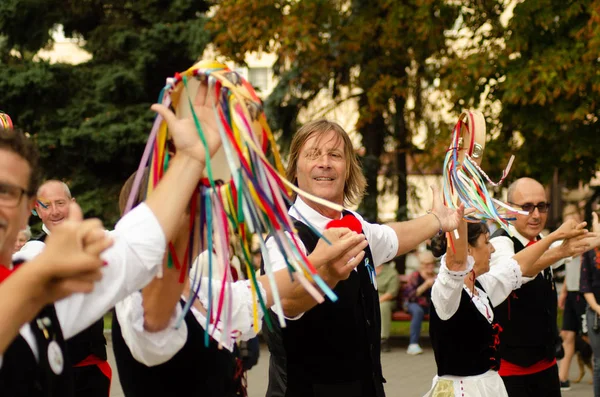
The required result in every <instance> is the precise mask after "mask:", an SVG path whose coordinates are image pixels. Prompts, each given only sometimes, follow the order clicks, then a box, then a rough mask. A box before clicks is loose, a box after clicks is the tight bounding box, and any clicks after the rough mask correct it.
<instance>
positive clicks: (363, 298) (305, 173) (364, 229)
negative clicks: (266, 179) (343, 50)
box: [264, 120, 463, 397]
mask: <svg viewBox="0 0 600 397" xmlns="http://www.w3.org/2000/svg"><path fill="white" fill-rule="evenodd" d="M287 177H288V180H290V181H291V182H293V183H295V184H296V185H297V186H298V187H299V188H300V189H302V190H304V191H305V192H308V193H310V194H312V195H313V196H316V197H317V198H319V199H326V200H329V201H331V202H333V203H335V204H338V205H346V206H349V205H353V204H358V203H359V202H360V200H361V199H362V197H363V194H364V191H365V184H366V180H365V177H364V175H363V174H362V170H361V167H360V163H359V161H358V158H357V156H356V153H355V152H354V148H353V146H352V141H351V139H350V138H349V136H348V134H347V133H346V131H344V129H343V128H342V127H341V126H340V125H339V124H337V123H335V122H331V121H328V120H316V121H312V122H309V123H307V124H305V125H304V126H302V128H300V130H298V131H297V132H296V134H295V135H294V137H293V139H292V143H291V148H290V158H289V161H288V167H287ZM437 196H438V195H437V194H436V193H435V192H434V201H433V207H432V211H430V212H429V213H428V214H427V215H425V216H422V217H419V218H416V219H413V220H410V221H407V222H392V223H390V224H387V225H380V224H376V223H370V222H367V221H365V220H364V219H363V218H362V217H361V216H360V215H359V214H357V213H356V212H352V211H343V213H342V212H340V211H339V210H335V209H331V208H329V207H327V206H325V205H322V204H321V203H318V202H316V201H314V200H313V199H308V198H305V197H300V196H298V197H297V198H296V201H295V202H294V205H293V206H292V207H291V208H290V210H289V211H288V213H289V215H290V216H291V217H292V218H293V219H294V220H295V221H296V222H295V226H296V228H297V229H299V230H300V238H301V240H302V241H301V243H302V245H303V247H302V248H303V249H305V252H307V253H310V252H311V251H312V249H313V248H314V245H315V242H316V241H317V238H316V235H315V234H314V232H312V231H311V230H310V228H308V226H306V223H310V224H311V225H313V226H314V227H315V228H316V229H317V230H318V231H319V232H322V231H323V230H324V229H325V228H326V226H327V225H328V224H329V223H330V222H331V221H334V220H335V221H338V220H340V219H344V218H343V216H345V217H346V218H345V220H343V222H345V221H348V222H349V223H351V224H354V225H356V226H357V228H358V229H360V232H361V233H363V234H364V235H365V237H366V239H367V241H368V242H369V246H368V248H367V249H366V252H365V255H364V259H363V262H362V263H361V264H360V265H359V266H358V267H357V271H355V272H352V274H351V275H350V277H349V278H348V279H347V280H344V281H341V282H338V281H337V280H334V279H327V278H325V281H326V282H328V283H329V285H330V286H331V287H332V288H334V292H335V293H336V294H337V295H338V298H339V299H338V301H337V302H331V301H326V302H325V303H323V304H321V305H317V302H316V301H315V299H314V298H313V297H312V296H311V295H309V294H308V293H306V292H305V291H304V290H303V289H301V288H297V289H296V291H295V293H294V294H293V295H291V296H289V297H288V298H287V299H284V300H283V301H282V305H283V311H284V314H285V315H286V317H287V318H289V319H290V320H291V321H288V324H287V326H286V328H283V329H281V332H275V333H273V334H269V333H268V332H267V335H269V336H268V338H269V339H268V341H269V342H268V343H269V349H270V351H271V365H270V368H269V389H268V390H267V396H282V395H286V396H288V397H291V396H302V397H306V396H330V395H345V396H383V395H385V392H384V389H383V383H384V382H385V379H384V378H383V374H382V370H381V358H380V337H381V335H380V334H381V330H380V329H381V319H380V309H379V297H378V294H377V285H376V276H375V271H374V266H380V265H381V264H383V263H386V262H389V261H390V260H391V259H393V258H394V257H396V256H397V255H400V254H403V253H406V252H408V251H410V250H411V249H413V248H415V247H416V246H417V245H418V244H420V243H422V242H423V241H425V240H427V239H429V238H431V237H432V236H433V235H435V234H436V233H441V232H444V231H450V230H454V229H455V228H456V226H457V225H458V223H459V220H460V219H461V218H462V216H463V209H462V208H460V209H459V211H453V210H450V209H449V208H447V207H445V206H444V205H443V204H442V202H441V200H439V197H437ZM353 219H354V220H353ZM277 246H278V244H277V242H276V239H275V237H270V238H269V239H268V240H267V249H268V255H265V256H264V260H265V262H268V263H269V264H270V265H271V266H272V268H273V269H278V268H279V269H282V268H285V267H286V258H284V257H283V255H282V254H281V253H280V252H279V250H278V249H277ZM305 335H316V336H317V337H316V338H311V339H309V338H307V337H306V336H305ZM306 363H311V364H310V365H306Z"/></svg>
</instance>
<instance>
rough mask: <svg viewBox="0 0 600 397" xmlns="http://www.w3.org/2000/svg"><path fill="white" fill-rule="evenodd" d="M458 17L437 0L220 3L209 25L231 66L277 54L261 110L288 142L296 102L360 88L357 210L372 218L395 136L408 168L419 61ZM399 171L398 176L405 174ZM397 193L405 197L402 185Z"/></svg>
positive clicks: (422, 67) (437, 49) (421, 82)
mask: <svg viewBox="0 0 600 397" xmlns="http://www.w3.org/2000/svg"><path fill="white" fill-rule="evenodd" d="M457 13H458V11H457V8H456V6H454V5H452V4H450V3H448V2H446V1H437V0H410V1H391V0H369V1H366V0H353V1H328V0H327V1H325V0H303V1H292V0H279V1H273V0H248V1H245V2H239V1H235V0H224V1H221V2H220V3H219V7H218V10H217V12H216V14H215V16H214V17H213V18H212V19H211V21H210V22H209V24H208V25H207V26H208V28H209V29H210V30H212V31H213V32H214V33H215V42H216V44H217V46H218V48H219V50H220V52H221V53H223V54H225V55H227V56H229V57H231V58H232V59H234V60H235V61H236V62H239V63H243V62H244V57H245V54H246V53H247V52H250V51H263V52H269V53H274V54H276V55H277V57H278V58H277V61H276V63H275V72H276V74H277V75H278V76H279V78H280V81H279V84H278V86H277V87H276V88H275V90H274V92H273V94H272V95H271V96H270V97H269V99H268V100H267V106H268V110H269V116H270V120H271V121H274V127H275V128H277V129H280V130H281V131H282V132H283V136H284V137H288V139H289V137H290V136H291V134H293V132H294V131H295V130H296V123H297V116H298V111H299V108H301V107H304V106H307V104H308V103H310V101H312V100H313V99H314V98H315V97H316V96H317V94H318V93H319V92H320V91H321V90H328V91H329V93H330V96H331V98H333V99H339V98H340V95H341V92H342V90H341V89H342V88H348V89H349V90H350V91H351V92H354V91H353V90H356V91H358V92H359V94H358V95H359V100H358V102H359V121H358V124H357V126H356V130H357V131H358V132H359V133H360V134H361V135H362V143H363V146H364V147H365V149H366V154H365V156H364V157H363V159H362V161H363V167H364V172H365V175H366V176H367V180H368V184H369V186H368V191H367V196H366V197H365V199H364V200H363V203H362V207H363V208H362V210H363V213H364V214H365V216H366V217H367V219H371V220H374V219H376V217H377V200H376V198H377V194H378V191H377V175H378V174H379V170H380V158H381V154H382V153H383V151H384V147H385V145H386V143H388V142H392V145H393V146H395V148H394V149H392V150H395V151H396V152H397V153H398V154H399V157H400V160H399V161H398V163H399V164H405V159H404V157H403V156H405V155H406V153H408V152H410V151H411V150H412V146H411V143H410V142H411V140H410V137H411V136H412V134H413V133H414V130H415V129H416V127H417V126H418V123H419V121H420V119H421V114H420V112H421V111H422V107H421V106H420V105H421V92H422V88H423V87H424V86H428V85H430V84H431V81H430V77H431V75H429V74H428V72H427V70H426V60H427V59H428V58H430V57H432V56H435V55H440V54H444V53H445V52H446V42H445V37H444V31H445V30H446V29H449V28H450V27H451V26H452V24H453V23H454V21H455V19H456V17H457V15H458V14H457ZM409 98H413V102H414V103H415V106H414V107H409V106H408V105H407V102H408V100H409ZM405 170H406V167H405V165H404V169H403V170H402V169H401V172H400V173H399V175H398V176H399V177H400V178H401V179H404V180H405V179H406V174H405ZM397 174H398V173H397ZM399 196H400V197H401V200H404V203H405V202H406V184H404V186H402V188H401V190H400V191H399ZM400 207H403V208H404V209H405V208H406V206H405V205H404V206H403V205H402V203H400ZM400 216H401V217H404V216H406V214H405V213H404V214H401V215H400Z"/></svg>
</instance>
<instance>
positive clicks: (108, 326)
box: [104, 310, 113, 331]
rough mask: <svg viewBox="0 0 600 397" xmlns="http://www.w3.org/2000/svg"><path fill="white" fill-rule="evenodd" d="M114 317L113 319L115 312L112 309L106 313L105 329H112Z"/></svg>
mask: <svg viewBox="0 0 600 397" xmlns="http://www.w3.org/2000/svg"><path fill="white" fill-rule="evenodd" d="M112 319H113V312H112V310H111V311H109V312H108V313H106V314H105V315H104V330H105V331H107V330H111V329H112Z"/></svg>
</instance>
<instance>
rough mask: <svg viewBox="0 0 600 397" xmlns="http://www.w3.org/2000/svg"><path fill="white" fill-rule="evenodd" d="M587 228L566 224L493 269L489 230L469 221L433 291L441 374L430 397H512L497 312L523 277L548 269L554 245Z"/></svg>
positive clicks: (433, 328) (433, 320) (450, 250)
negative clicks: (546, 258) (546, 257)
mask: <svg viewBox="0 0 600 397" xmlns="http://www.w3.org/2000/svg"><path fill="white" fill-rule="evenodd" d="M584 227H585V223H581V224H576V223H575V222H574V221H568V222H565V223H564V224H563V225H562V226H561V227H560V228H559V229H557V230H556V231H555V232H553V233H551V234H550V235H548V236H547V237H546V238H544V239H542V240H540V241H538V242H537V244H533V245H531V246H530V247H528V248H526V249H524V250H522V251H521V252H519V253H518V254H516V255H515V256H514V257H512V258H511V259H510V260H508V262H507V263H505V264H503V265H499V266H494V267H493V268H491V269H490V256H491V254H492V253H493V252H494V248H493V247H492V245H491V244H490V241H489V237H490V236H489V230H488V228H487V226H486V225H485V224H484V223H470V224H468V226H467V223H466V222H463V224H462V225H461V226H460V227H459V230H458V231H459V238H458V239H456V238H455V237H454V236H451V238H452V240H453V241H452V244H451V246H450V247H448V248H447V250H446V255H444V256H443V257H442V260H441V266H440V272H439V274H438V277H437V279H436V281H435V283H434V285H433V288H432V293H431V300H432V306H431V320H430V328H429V329H430V335H431V342H432V345H433V349H434V353H435V359H436V364H437V367H438V373H437V375H436V376H435V377H434V379H433V385H432V388H431V390H430V391H429V392H428V393H427V394H426V396H427V397H429V396H431V397H436V396H438V397H441V396H483V397H486V396H490V397H491V396H494V397H498V396H507V393H506V389H505V387H504V383H503V382H502V379H501V378H500V376H499V375H498V372H497V370H498V368H499V359H498V358H497V356H496V347H497V345H498V343H499V333H500V332H501V329H500V327H499V326H498V325H497V324H495V323H494V312H493V307H495V306H497V305H499V304H500V303H502V302H503V301H504V300H505V299H506V298H507V297H508V295H509V294H510V293H511V291H512V290H514V289H517V288H520V286H521V284H522V282H523V281H524V280H523V279H522V277H523V276H534V275H536V274H537V273H539V272H540V271H541V270H543V269H542V268H541V266H540V265H537V266H536V264H535V262H536V261H537V260H538V259H539V257H540V256H541V255H542V254H543V253H544V252H545V251H546V250H547V249H548V248H549V247H550V244H552V243H553V242H554V241H557V240H560V239H567V238H572V237H575V236H578V235H581V234H583V233H586V230H584V229H583V228H584ZM467 230H468V231H467ZM452 247H453V248H452Z"/></svg>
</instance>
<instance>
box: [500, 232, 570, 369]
mask: <svg viewBox="0 0 600 397" xmlns="http://www.w3.org/2000/svg"><path fill="white" fill-rule="evenodd" d="M497 236H508V234H507V233H506V231H505V230H504V229H499V230H497V231H496V232H495V233H494V234H493V236H492V238H494V237H497ZM510 239H511V240H512V241H513V243H514V246H515V253H517V252H519V251H521V250H523V249H524V248H525V247H524V246H523V244H521V242H520V241H519V240H518V239H517V238H516V237H510ZM556 310H557V298H556V288H555V286H554V280H553V279H552V272H551V271H550V269H545V270H544V272H543V273H540V274H538V275H537V276H536V277H535V279H533V280H532V281H530V282H528V283H527V284H523V286H521V288H519V289H517V290H515V291H513V292H512V293H511V294H510V295H509V296H508V298H506V300H505V301H504V302H502V303H501V304H500V305H498V306H496V307H495V308H494V316H495V319H496V321H497V322H498V323H499V324H500V325H501V326H502V329H503V331H502V341H501V343H500V357H501V358H502V359H504V360H506V361H508V362H510V363H513V364H517V365H519V366H521V367H529V366H531V365H533V364H535V363H537V362H539V361H541V360H544V359H546V360H553V359H554V358H555V352H556V348H555V346H556V340H557V335H558V328H557V325H556Z"/></svg>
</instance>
